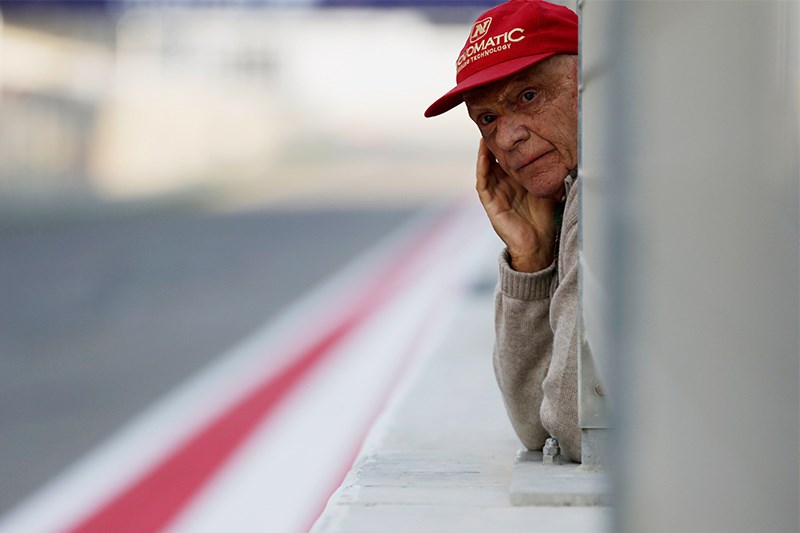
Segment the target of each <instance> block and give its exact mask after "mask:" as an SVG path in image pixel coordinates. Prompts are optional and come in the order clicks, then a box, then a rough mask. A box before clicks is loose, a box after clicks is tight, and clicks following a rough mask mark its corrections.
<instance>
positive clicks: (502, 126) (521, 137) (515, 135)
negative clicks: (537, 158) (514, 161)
mask: <svg viewBox="0 0 800 533" xmlns="http://www.w3.org/2000/svg"><path fill="white" fill-rule="evenodd" d="M496 131H497V135H496V137H495V139H496V141H497V146H498V147H500V148H501V149H503V150H513V149H514V148H516V146H517V145H518V144H519V143H521V142H524V141H526V140H527V139H528V137H530V132H529V131H528V129H527V128H526V127H525V126H524V124H523V123H522V121H521V120H519V119H518V118H516V117H514V116H513V115H506V116H504V117H499V118H498V119H497V130H496Z"/></svg>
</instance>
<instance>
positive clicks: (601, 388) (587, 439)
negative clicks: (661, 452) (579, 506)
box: [577, 0, 611, 468]
mask: <svg viewBox="0 0 800 533" xmlns="http://www.w3.org/2000/svg"><path fill="white" fill-rule="evenodd" d="M584 5H585V0H579V1H578V5H577V8H578V17H579V21H580V27H579V39H578V61H579V68H578V174H579V176H580V177H581V179H580V180H579V182H578V183H579V187H581V190H580V191H579V192H578V195H579V198H580V204H581V205H580V209H581V216H580V217H579V218H578V247H579V261H578V268H579V275H578V280H579V281H578V303H579V310H580V312H579V315H580V318H579V321H578V338H579V344H578V425H579V426H580V428H581V463H582V464H583V465H584V466H585V467H590V468H591V467H600V468H602V467H605V466H606V465H607V464H608V455H609V453H610V439H611V433H610V428H611V413H610V409H609V406H608V398H607V397H606V391H607V388H608V387H607V385H606V384H605V383H604V380H603V379H602V378H601V374H600V372H599V369H598V367H597V366H598V365H597V362H596V360H595V358H594V356H593V354H592V350H591V343H590V339H589V337H590V336H589V335H588V334H587V330H586V321H587V320H588V321H590V322H591V321H596V320H597V317H595V316H594V315H593V313H595V312H596V306H592V305H591V304H590V303H589V302H588V301H587V298H586V290H585V289H586V285H587V282H586V280H587V276H588V277H589V279H590V281H589V286H590V287H592V286H593V280H594V279H595V276H593V272H592V268H593V267H594V265H595V262H596V261H601V260H602V259H603V258H602V257H590V258H587V256H586V253H585V249H584V240H583V237H584V231H585V227H584V216H585V212H584V211H585V203H584V202H583V195H584V194H585V192H584V181H585V179H586V176H585V172H586V169H585V168H584V165H583V141H584V135H583V133H584V130H583V116H584V114H583V99H584V92H585V91H586V90H587V83H591V76H588V77H587V75H586V72H585V71H584V61H583V43H584V39H583V22H582V21H583V11H584ZM588 90H591V88H588ZM589 142H590V143H591V142H594V139H591V140H590V141H589ZM590 294H592V292H591V291H590Z"/></svg>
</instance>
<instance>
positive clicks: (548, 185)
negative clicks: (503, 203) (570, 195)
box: [522, 173, 567, 201]
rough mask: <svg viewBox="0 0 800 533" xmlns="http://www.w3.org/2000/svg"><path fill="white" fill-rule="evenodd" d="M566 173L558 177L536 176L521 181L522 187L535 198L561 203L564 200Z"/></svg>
mask: <svg viewBox="0 0 800 533" xmlns="http://www.w3.org/2000/svg"><path fill="white" fill-rule="evenodd" d="M566 175H567V174H566V173H565V174H564V175H563V176H561V177H560V178H559V177H554V175H547V176H536V177H533V178H529V179H527V180H524V181H522V186H523V187H525V189H526V190H527V191H528V192H529V193H531V194H532V195H534V196H536V197H537V198H552V199H553V200H558V201H561V200H562V199H563V198H564V192H565V189H564V177H566Z"/></svg>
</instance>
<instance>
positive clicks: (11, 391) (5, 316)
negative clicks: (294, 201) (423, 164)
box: [0, 209, 416, 514]
mask: <svg viewBox="0 0 800 533" xmlns="http://www.w3.org/2000/svg"><path fill="white" fill-rule="evenodd" d="M415 212H416V210H413V209H398V210H380V211H377V210H376V211H370V210H348V211H346V210H327V211H326V210H309V211H272V212H252V213H239V214H225V215H214V214H208V213H192V212H173V213H160V214H148V215H139V216H126V217H112V218H100V217H92V218H86V219H82V220H72V221H69V222H63V221H62V222H60V223H55V222H50V223H45V224H38V225H30V224H23V225H17V226H11V227H8V226H7V227H5V228H3V229H2V230H0V280H2V288H1V289H2V291H1V292H2V297H0V475H1V476H2V479H3V480H4V482H3V483H2V485H0V487H2V488H0V514H2V513H4V512H5V511H7V510H9V509H10V508H11V507H12V506H13V505H15V504H16V503H18V502H19V501H20V500H21V499H22V498H24V497H25V496H26V495H28V494H30V493H31V492H32V491H33V490H35V489H36V488H37V487H39V486H41V485H42V484H43V483H44V482H46V481H47V480H48V479H50V478H52V477H53V476H55V475H56V474H58V473H59V472H60V471H62V470H63V469H64V468H65V467H66V466H68V465H69V464H70V463H72V462H73V461H74V460H76V459H77V458H79V457H80V456H82V455H83V454H84V453H86V452H87V451H88V450H89V449H91V448H92V447H93V446H95V445H97V444H98V443H100V442H101V441H103V440H104V439H105V438H107V437H108V436H109V435H111V434H112V433H113V432H114V431H115V430H116V429H118V428H119V427H120V426H122V425H123V424H124V423H125V422H126V421H127V420H128V419H130V418H131V417H132V416H134V415H135V414H136V413H138V412H140V411H142V410H143V409H144V408H146V407H147V406H148V405H150V404H151V403H152V402H154V401H155V400H156V399H158V398H159V397H161V396H162V395H164V394H165V393H166V392H167V391H169V390H170V389H172V388H173V387H175V386H176V385H178V384H179V383H181V382H182V381H183V380H185V379H186V378H187V377H188V376H190V375H192V374H193V373H194V372H196V371H198V370H199V369H200V368H202V367H203V366H205V365H206V364H208V363H209V362H211V361H212V360H213V359H214V358H215V357H216V356H218V355H219V354H221V353H222V352H224V351H225V350H226V349H228V348H229V347H230V346H232V345H233V344H235V343H236V342H237V341H239V340H240V339H242V338H243V337H245V336H246V335H248V333H250V332H251V331H253V330H254V329H256V328H258V327H259V326H261V325H263V324H264V323H265V322H266V321H269V320H270V319H272V318H275V317H276V316H278V315H279V314H280V312H281V310H282V309H283V308H285V307H286V306H287V305H289V304H290V303H291V302H292V301H293V300H295V299H296V298H297V297H299V296H300V295H302V294H304V293H305V292H307V291H309V290H310V289H311V288H313V287H314V286H315V285H316V284H318V283H320V282H322V281H323V280H324V279H326V278H327V277H328V276H329V275H331V274H332V273H333V272H335V271H337V270H338V269H340V268H342V267H343V266H344V265H346V264H347V263H348V262H349V261H350V260H352V259H353V258H354V257H356V256H357V255H359V253H360V252H362V251H364V250H365V249H366V248H368V247H369V246H370V245H371V244H374V243H376V242H377V241H379V240H380V239H381V238H382V237H384V236H385V235H387V234H388V233H389V232H391V230H393V229H395V228H396V227H398V226H399V225H401V224H402V223H403V222H404V221H406V220H407V219H409V218H410V217H411V216H412V215H413V214H414V213H415Z"/></svg>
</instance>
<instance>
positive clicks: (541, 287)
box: [493, 175, 581, 462]
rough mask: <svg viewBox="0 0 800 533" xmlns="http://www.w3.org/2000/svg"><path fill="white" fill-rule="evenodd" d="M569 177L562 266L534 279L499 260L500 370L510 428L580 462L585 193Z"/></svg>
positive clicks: (531, 444)
mask: <svg viewBox="0 0 800 533" xmlns="http://www.w3.org/2000/svg"><path fill="white" fill-rule="evenodd" d="M574 181H575V180H574V178H573V177H572V176H571V175H570V176H567V178H566V180H565V184H566V187H567V194H566V203H565V205H564V217H563V222H562V226H561V233H560V238H559V244H558V255H557V257H556V260H555V261H554V262H553V264H552V265H550V266H549V267H548V268H546V269H545V270H542V271H539V272H533V273H523V272H516V271H514V270H512V269H511V266H510V258H509V255H508V251H504V252H503V253H502V254H501V256H500V280H499V283H498V287H497V292H496V295H495V329H496V335H497V337H496V340H495V348H494V357H493V362H494V370H495V376H496V377H497V383H498V384H499V386H500V391H501V392H502V395H503V400H504V402H505V405H506V410H507V411H508V415H509V417H510V418H511V424H512V426H514V430H515V431H516V432H517V435H518V436H519V438H520V440H521V441H522V443H523V444H524V445H525V446H526V447H527V448H528V449H531V450H537V449H541V448H542V446H543V444H544V441H545V439H546V438H547V437H548V436H553V437H555V438H557V439H558V441H559V444H560V445H561V449H562V453H564V454H566V456H567V457H569V458H570V459H571V460H573V461H576V462H580V459H581V437H580V429H579V428H578V198H577V196H578V187H576V186H574V185H575V184H574Z"/></svg>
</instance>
